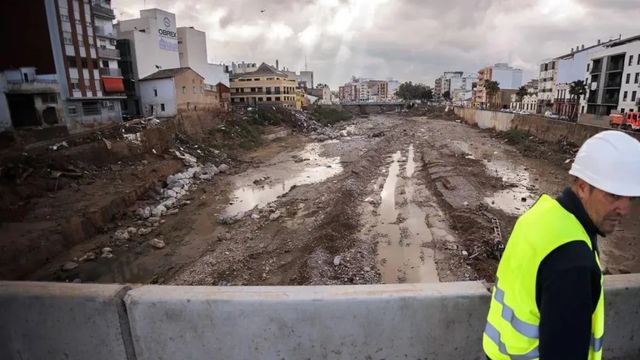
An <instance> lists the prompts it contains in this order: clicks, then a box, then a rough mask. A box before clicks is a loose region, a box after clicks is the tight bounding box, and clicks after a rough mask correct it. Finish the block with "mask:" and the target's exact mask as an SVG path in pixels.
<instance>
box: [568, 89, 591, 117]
mask: <svg viewBox="0 0 640 360" xmlns="http://www.w3.org/2000/svg"><path fill="white" fill-rule="evenodd" d="M586 93H587V86H586V85H585V83H584V80H576V81H573V82H572V83H571V84H569V95H571V101H572V102H573V110H572V111H571V117H570V118H571V120H572V121H573V120H575V119H576V118H577V117H578V102H579V99H580V97H581V96H583V95H584V94H586Z"/></svg>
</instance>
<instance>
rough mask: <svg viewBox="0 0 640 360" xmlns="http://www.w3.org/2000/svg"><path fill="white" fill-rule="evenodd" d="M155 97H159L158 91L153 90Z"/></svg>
mask: <svg viewBox="0 0 640 360" xmlns="http://www.w3.org/2000/svg"><path fill="white" fill-rule="evenodd" d="M153 96H155V97H158V89H153Z"/></svg>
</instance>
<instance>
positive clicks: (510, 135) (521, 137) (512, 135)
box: [497, 129, 530, 144]
mask: <svg viewBox="0 0 640 360" xmlns="http://www.w3.org/2000/svg"><path fill="white" fill-rule="evenodd" d="M497 136H498V137H499V138H501V139H505V140H507V142H508V143H509V144H520V143H523V142H525V141H527V140H528V139H529V137H530V135H529V133H528V132H526V131H523V130H518V129H511V130H507V131H501V132H499V133H498V134H497Z"/></svg>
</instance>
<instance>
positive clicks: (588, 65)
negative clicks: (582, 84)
mask: <svg viewBox="0 0 640 360" xmlns="http://www.w3.org/2000/svg"><path fill="white" fill-rule="evenodd" d="M590 66H591V64H587V72H588V71H589V67H590Z"/></svg>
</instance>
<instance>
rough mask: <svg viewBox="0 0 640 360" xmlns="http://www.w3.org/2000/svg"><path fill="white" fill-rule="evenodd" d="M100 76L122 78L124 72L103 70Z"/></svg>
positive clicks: (109, 69)
mask: <svg viewBox="0 0 640 360" xmlns="http://www.w3.org/2000/svg"><path fill="white" fill-rule="evenodd" d="M99 71H100V76H113V77H122V72H121V71H120V69H111V68H101V69H100V70H99Z"/></svg>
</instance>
